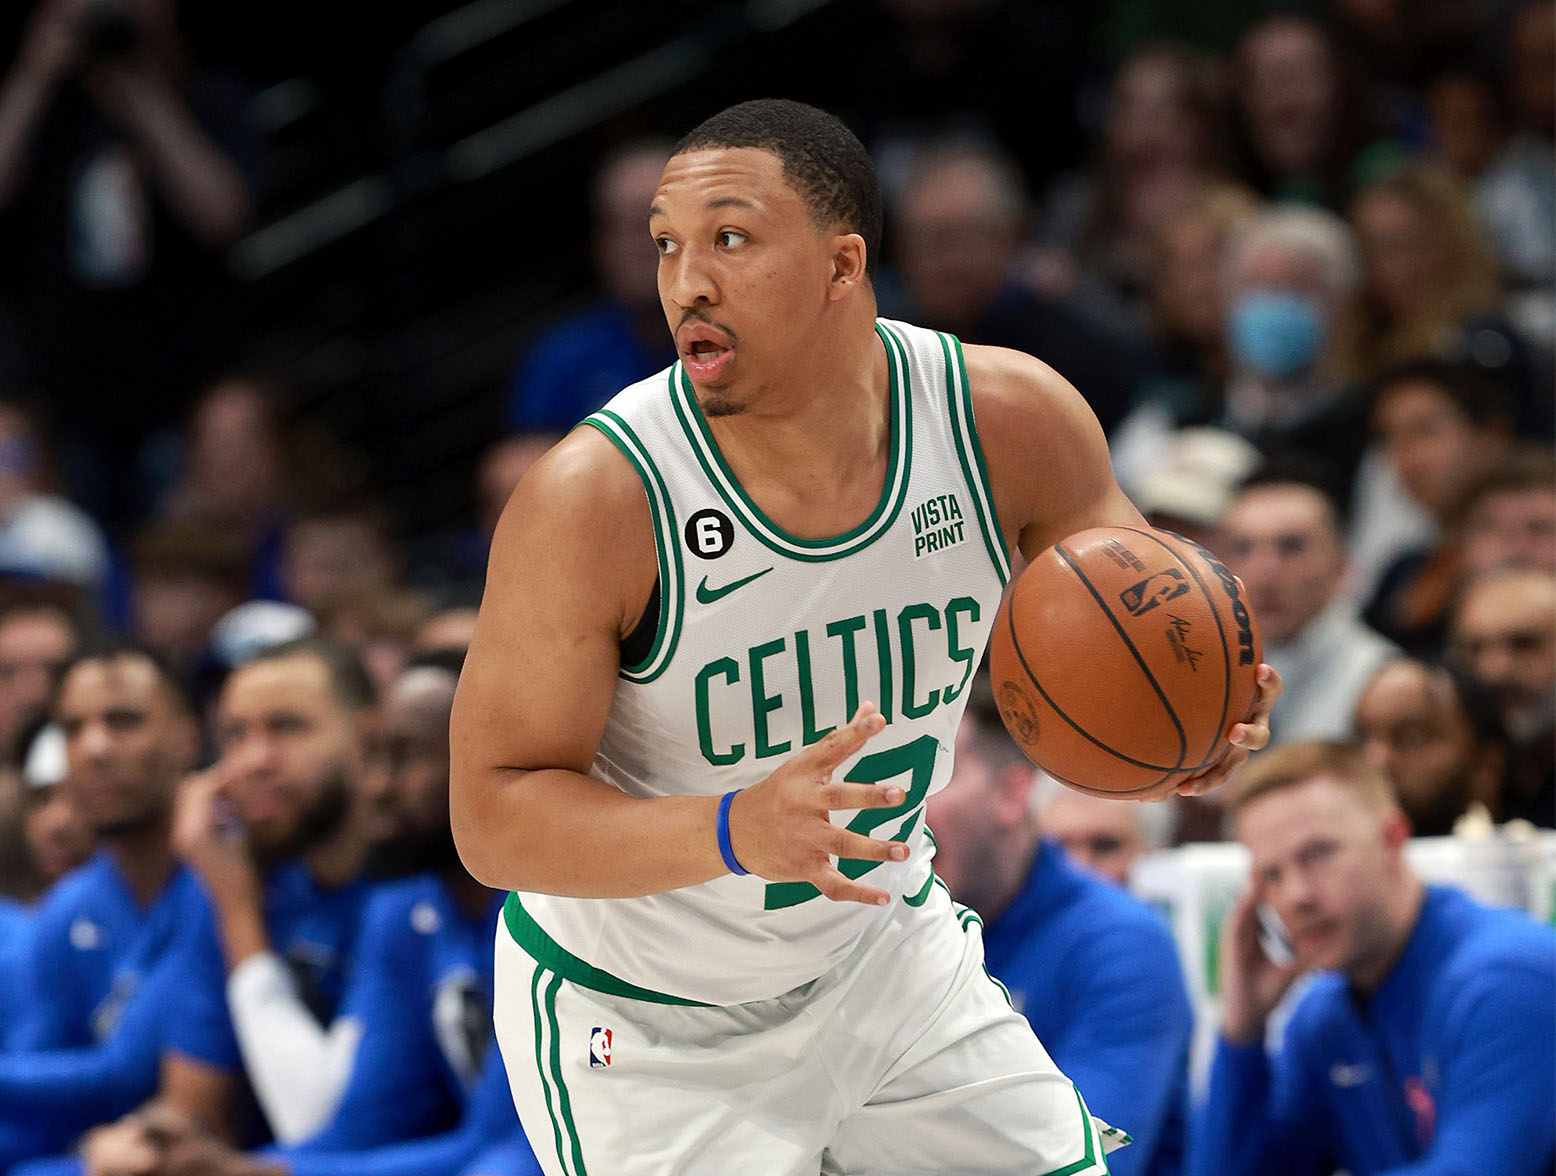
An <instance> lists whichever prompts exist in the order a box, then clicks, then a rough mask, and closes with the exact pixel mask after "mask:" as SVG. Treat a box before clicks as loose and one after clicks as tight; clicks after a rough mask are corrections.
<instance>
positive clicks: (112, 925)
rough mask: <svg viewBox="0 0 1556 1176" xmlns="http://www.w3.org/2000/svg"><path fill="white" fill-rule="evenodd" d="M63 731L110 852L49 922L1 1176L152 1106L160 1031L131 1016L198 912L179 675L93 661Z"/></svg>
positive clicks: (3, 1089)
mask: <svg viewBox="0 0 1556 1176" xmlns="http://www.w3.org/2000/svg"><path fill="white" fill-rule="evenodd" d="M54 718H55V720H56V722H57V723H58V725H59V727H60V729H61V730H62V731H63V733H64V738H65V754H66V760H67V764H68V769H69V771H68V776H67V779H66V781H65V782H64V783H62V784H61V785H59V787H62V788H67V789H69V790H70V792H71V793H72V795H73V797H74V799H75V803H76V806H77V808H78V809H79V810H80V812H81V814H82V816H83V817H84V819H85V820H86V822H87V824H88V825H89V827H90V828H91V830H92V833H93V835H94V836H95V837H96V839H97V841H98V844H99V845H100V847H101V848H100V849H99V850H98V852H97V853H96V855H95V856H93V857H92V858H91V859H90V860H89V861H88V862H87V863H86V864H84V865H82V866H81V867H79V868H78V869H77V870H75V871H73V872H72V873H70V874H68V875H66V877H65V878H63V879H62V880H61V881H60V882H59V883H58V884H57V885H56V886H55V887H54V888H53V890H51V891H50V892H49V894H48V895H47V896H46V897H45V899H44V900H43V902H42V905H41V906H40V907H39V909H38V911H37V915H36V917H35V920H34V925H33V929H32V934H31V939H30V945H29V948H28V951H27V955H26V959H25V961H24V964H23V969H22V970H23V973H24V976H23V981H22V985H21V989H20V991H19V993H18V994H17V1003H18V1004H19V1005H20V1009H19V1015H18V1020H17V1023H16V1024H15V1026H14V1027H13V1029H12V1030H11V1031H10V1032H8V1033H7V1035H6V1036H7V1040H8V1043H9V1044H10V1047H11V1052H10V1053H9V1054H7V1055H5V1056H3V1057H0V1168H4V1167H5V1166H6V1164H7V1163H9V1162H14V1161H15V1160H17V1159H19V1158H21V1157H22V1156H26V1155H39V1154H45V1153H47V1152H50V1151H55V1150H58V1149H60V1148H63V1147H65V1146H66V1145H68V1144H69V1143H70V1141H71V1140H72V1139H73V1138H74V1137H75V1136H76V1135H77V1134H78V1133H79V1132H80V1131H82V1130H84V1129H85V1128H87V1127H89V1126H91V1125H92V1124H94V1123H96V1122H99V1121H100V1120H101V1119H102V1118H105V1117H109V1116H113V1115H117V1114H120V1113H122V1112H123V1111H125V1110H127V1109H129V1107H131V1106H133V1105H134V1104H135V1102H136V1101H138V1100H139V1099H140V1098H143V1097H145V1096H146V1095H147V1094H149V1093H151V1090H152V1088H153V1086H154V1084H155V1078H156V1057H157V1045H156V1039H155V1036H154V1033H153V1032H152V1030H153V1028H154V1018H151V1017H149V1016H147V1015H146V1014H145V1013H143V1012H133V1011H132V1010H133V1008H134V1006H136V1005H137V1004H142V1003H144V1002H145V1000H146V999H148V998H147V996H146V995H145V991H144V990H145V989H146V988H147V986H148V983H149V982H148V977H149V975H150V974H151V973H152V971H153V970H154V969H155V968H156V967H158V965H159V962H160V960H161V959H162V958H163V957H164V956H165V955H166V954H167V953H168V951H169V950H170V948H171V945H172V943H173V942H174V939H175V936H176V934H177V932H178V930H179V928H180V927H181V926H182V925H184V923H185V922H186V921H187V918H188V915H189V912H190V910H191V908H192V906H193V904H194V903H195V901H196V894H195V889H196V888H195V883H194V880H193V879H192V878H191V877H190V876H189V874H188V872H187V871H186V870H184V869H183V867H182V866H180V865H179V862H178V859H177V858H176V857H175V855H174V853H173V848H172V844H171V830H172V820H173V797H174V793H175V790H176V788H177V786H178V782H179V780H180V779H182V777H183V776H184V774H185V773H186V772H188V771H189V769H190V768H192V767H193V766H194V764H195V761H196V757H197V756H198V754H199V731H198V728H197V726H196V723H195V719H194V716H193V714H192V712H191V711H190V708H189V704H188V701H187V700H186V698H185V697H184V695H183V693H182V691H181V688H180V687H179V685H178V682H177V679H176V677H175V675H174V674H173V673H172V672H171V671H170V670H169V669H168V668H167V667H166V666H164V665H163V664H162V663H160V662H159V661H158V660H157V659H156V658H155V657H154V656H152V655H151V654H150V653H148V652H146V651H144V650H141V649H138V648H136V647H133V646H129V645H121V646H111V647H106V648H102V649H96V650H89V651H87V652H85V653H82V654H79V655H77V657H76V658H75V659H74V660H73V661H72V662H70V663H69V664H68V665H67V666H66V668H65V670H64V673H63V676H62V677H61V679H60V686H59V691H58V694H57V696H56V698H55V702H54Z"/></svg>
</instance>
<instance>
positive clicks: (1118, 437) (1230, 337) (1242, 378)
mask: <svg viewBox="0 0 1556 1176" xmlns="http://www.w3.org/2000/svg"><path fill="white" fill-rule="evenodd" d="M1221 240H1222V244H1221V245H1220V257H1219V265H1218V267H1217V273H1216V280H1215V283H1214V285H1215V300H1216V301H1217V302H1219V304H1220V305H1221V307H1222V310H1221V312H1220V321H1221V353H1222V354H1221V359H1220V362H1219V363H1218V364H1217V371H1218V377H1219V378H1217V379H1215V380H1206V381H1205V382H1204V384H1203V385H1202V386H1201V387H1199V388H1198V389H1197V390H1196V391H1194V392H1193V393H1192V394H1191V395H1187V396H1185V395H1183V393H1182V389H1181V388H1178V389H1173V388H1169V387H1158V388H1155V389H1154V390H1148V391H1147V392H1146V393H1145V394H1144V395H1143V396H1142V398H1141V399H1140V400H1139V401H1137V402H1136V404H1135V406H1134V407H1133V408H1132V409H1131V411H1130V412H1129V414H1128V416H1126V417H1125V419H1124V421H1123V422H1122V423H1121V424H1120V425H1119V426H1118V428H1117V429H1116V430H1115V432H1114V433H1113V434H1112V436H1113V450H1114V455H1115V461H1116V462H1117V463H1118V465H1119V469H1120V477H1121V479H1122V480H1123V481H1124V482H1125V483H1126V484H1127V483H1129V482H1131V481H1132V480H1134V479H1135V478H1137V477H1139V476H1141V475H1143V474H1144V473H1145V472H1146V471H1147V470H1149V469H1150V468H1151V467H1152V466H1153V464H1154V463H1155V462H1156V461H1157V460H1158V455H1159V454H1160V453H1161V452H1162V450H1163V448H1164V447H1165V446H1166V444H1167V439H1168V437H1169V435H1170V434H1172V433H1173V432H1175V431H1176V430H1178V429H1183V428H1191V427H1195V426H1203V425H1210V426H1214V427H1217V428H1221V429H1224V430H1226V431H1228V432H1231V433H1235V434H1236V435H1238V436H1239V437H1242V438H1243V439H1244V440H1246V441H1248V442H1250V443H1252V444H1253V445H1254V446H1255V447H1256V448H1257V449H1258V450H1259V451H1260V452H1261V453H1263V454H1265V455H1266V456H1269V455H1272V454H1276V453H1279V454H1282V455H1289V454H1293V453H1295V454H1297V455H1305V456H1310V457H1316V458H1320V459H1322V460H1323V461H1324V462H1325V463H1327V464H1329V465H1331V466H1332V467H1334V468H1335V469H1336V470H1337V472H1338V473H1339V474H1340V475H1341V478H1340V487H1339V488H1340V489H1341V491H1342V492H1343V493H1342V497H1343V498H1344V500H1345V501H1344V502H1342V505H1343V506H1348V505H1349V500H1350V496H1351V495H1350V488H1351V483H1352V480H1353V476H1354V473H1355V471H1356V469H1357V466H1358V463H1359V462H1360V459H1361V456H1362V449H1363V446H1364V445H1365V444H1366V441H1367V427H1366V420H1367V417H1366V404H1365V402H1364V400H1363V398H1362V397H1361V396H1360V395H1359V394H1358V393H1357V392H1355V391H1353V387H1352V385H1353V380H1354V377H1355V358H1354V352H1355V348H1354V344H1353V340H1352V337H1351V336H1352V333H1353V331H1354V324H1355V322H1356V313H1355V311H1356V296H1357V289H1358V286H1359V284H1360V279H1361V263H1360V260H1359V258H1358V256H1357V252H1356V245H1355V242H1354V241H1353V239H1352V237H1351V231H1350V229H1349V228H1347V227H1346V224H1345V222H1344V221H1342V220H1341V219H1340V218H1339V217H1337V216H1335V215H1334V214H1333V213H1329V212H1325V211H1324V210H1322V209H1318V208H1308V207H1305V206H1299V205H1273V206H1268V207H1265V208H1263V209H1260V210H1259V211H1256V212H1244V213H1242V214H1240V215H1237V216H1236V217H1235V218H1234V219H1232V220H1231V221H1230V223H1227V224H1225V225H1223V226H1222V228H1221Z"/></svg>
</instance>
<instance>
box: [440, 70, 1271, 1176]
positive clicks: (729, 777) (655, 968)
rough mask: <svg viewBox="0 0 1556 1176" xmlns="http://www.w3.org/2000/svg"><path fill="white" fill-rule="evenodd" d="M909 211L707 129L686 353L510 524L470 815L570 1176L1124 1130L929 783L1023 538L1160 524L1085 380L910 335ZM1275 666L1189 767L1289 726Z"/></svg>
mask: <svg viewBox="0 0 1556 1176" xmlns="http://www.w3.org/2000/svg"><path fill="white" fill-rule="evenodd" d="M880 224H881V212H880V198H879V195H878V192H877V189H876V182H875V177H874V174H873V172H872V169H871V166H870V162H869V158H868V156H867V155H866V153H865V151H864V149H863V147H862V146H861V145H860V144H859V142H858V140H857V139H855V138H854V137H853V135H852V134H850V133H849V132H848V130H847V129H846V128H844V127H843V125H842V124H841V123H840V122H838V121H837V120H836V119H834V118H832V117H831V116H830V115H826V114H823V113H822V112H820V111H817V110H814V109H811V108H809V107H805V106H801V105H798V104H796V103H792V102H781V101H763V102H755V103H745V104H742V105H740V106H736V107H733V108H731V109H729V110H727V111H725V112H723V113H722V114H719V115H716V116H714V117H713V118H712V119H710V120H708V121H707V122H705V123H704V124H703V125H702V126H700V127H699V128H698V129H697V130H695V131H693V132H692V133H691V134H690V135H689V136H687V138H686V139H684V140H683V141H682V142H681V143H680V144H679V145H678V148H677V151H676V153H675V154H674V156H673V157H672V158H671V160H670V162H669V163H668V164H667V165H666V167H665V171H664V174H663V177H662V179H661V181H660V185H659V189H658V191H657V193H656V195H655V199H654V204H653V207H652V209H651V210H650V215H649V230H650V233H651V234H652V236H653V239H654V242H655V244H656V245H657V247H658V249H659V254H660V259H659V290H660V297H661V300H662V302H663V303H664V308H665V314H666V316H667V318H668V320H669V325H670V328H671V330H672V332H673V334H674V336H675V340H676V345H677V349H678V353H679V355H680V360H679V362H678V363H676V364H675V365H674V366H673V367H671V368H670V369H668V370H667V371H665V372H661V373H660V374H659V375H657V376H655V377H652V378H651V379H648V380H645V381H643V382H642V383H639V384H635V385H633V386H631V387H630V388H628V389H626V390H625V391H624V392H622V393H621V394H619V395H618V396H617V397H616V398H615V399H614V400H613V401H612V402H611V403H610V404H609V405H607V406H606V408H605V409H604V410H602V411H601V412H599V413H597V414H595V415H594V416H591V417H590V418H588V421H587V426H588V427H584V428H579V429H576V430H575V431H574V432H573V433H571V434H570V435H569V436H568V437H567V438H566V439H564V440H563V441H562V442H561V443H560V444H559V445H558V446H557V447H556V448H555V449H553V450H552V451H551V452H550V453H549V454H548V455H547V456H546V457H544V458H542V459H541V461H540V462H538V463H537V464H536V466H535V467H534V468H533V469H532V470H531V472H530V473H529V475H528V476H527V477H526V478H525V479H524V481H523V482H522V483H521V484H520V486H519V488H518V489H517V491H516V492H515V493H514V496H513V498H512V500H511V501H510V502H509V504H508V507H507V510H506V511H505V512H504V514H503V517H502V521H501V522H500V524H499V526H498V528H497V532H496V535H495V538H494V541H493V550H492V561H491V565H490V573H489V575H488V578H487V590H486V597H485V601H484V603H483V604H482V607H481V613H480V617H479V619H478V620H477V622H476V629H475V635H474V640H473V642H472V644H471V647H470V654H469V660H468V661H467V662H466V667H465V672H464V676H463V678H462V679H461V683H460V687H459V694H458V697H457V699H456V703H455V709H454V715H453V729H452V733H453V749H452V756H453V777H452V790H453V805H452V817H453V827H454V832H455V836H456V840H457V841H458V844H459V847H460V850H461V852H462V854H463V857H464V861H465V863H466V865H467V866H468V867H469V868H470V871H471V872H472V873H473V874H474V875H475V876H476V877H477V878H479V879H481V880H482V881H484V882H486V883H487V884H488V885H491V886H495V887H500V888H503V889H511V890H513V891H515V892H516V893H514V894H513V895H512V896H510V898H509V899H508V902H507V904H506V907H505V910H504V922H503V926H502V927H500V928H499V932H498V940H497V960H496V1014H495V1015H496V1022H497V1035H498V1041H499V1043H500V1044H501V1046H502V1050H503V1054H504V1057H505V1060H506V1062H507V1065H508V1070H509V1079H510V1082H511V1084H512V1087H513V1092H514V1098H515V1101H516V1102H517V1104H518V1108H519V1115H520V1118H521V1119H522V1121H523V1123H524V1125H525V1128H526V1130H527V1132H528V1133H529V1137H530V1140H531V1141H532V1142H533V1143H534V1145H535V1150H536V1153H537V1155H538V1156H539V1158H540V1159H541V1162H542V1164H543V1165H544V1166H545V1169H546V1172H547V1173H548V1174H549V1176H585V1173H588V1172H594V1173H596V1174H597V1176H598V1174H600V1173H606V1172H609V1173H618V1174H619V1173H643V1174H645V1176H646V1174H649V1173H652V1174H654V1176H664V1174H666V1173H719V1174H726V1173H730V1172H739V1173H742V1174H743V1176H746V1174H749V1176H768V1174H772V1176H778V1174H787V1173H805V1174H807V1176H815V1173H817V1172H825V1173H832V1172H844V1171H846V1172H850V1173H893V1174H896V1176H904V1174H907V1173H931V1172H933V1173H952V1172H965V1173H980V1174H982V1176H991V1174H995V1173H1012V1174H1014V1173H1021V1174H1023V1176H1030V1174H1031V1173H1034V1172H1046V1171H1050V1170H1053V1169H1059V1168H1064V1169H1065V1170H1066V1171H1067V1172H1069V1173H1071V1174H1072V1176H1090V1174H1091V1173H1101V1172H1104V1171H1105V1170H1106V1162H1105V1160H1104V1159H1103V1153H1104V1151H1105V1150H1106V1148H1107V1146H1108V1145H1109V1143H1113V1144H1116V1143H1117V1142H1118V1138H1117V1137H1116V1136H1115V1137H1114V1138H1110V1139H1109V1140H1108V1141H1106V1142H1105V1141H1104V1138H1103V1137H1104V1134H1105V1133H1109V1132H1110V1131H1111V1129H1108V1128H1105V1127H1103V1126H1102V1125H1099V1124H1097V1123H1095V1122H1094V1121H1093V1120H1092V1118H1091V1116H1090V1115H1089V1114H1088V1113H1087V1112H1086V1109H1085V1104H1084V1100H1083V1099H1082V1098H1081V1096H1080V1094H1079V1093H1078V1092H1077V1091H1076V1090H1075V1088H1074V1086H1073V1085H1072V1084H1071V1083H1070V1082H1069V1080H1068V1079H1066V1078H1065V1077H1064V1076H1063V1075H1062V1074H1061V1073H1059V1071H1058V1070H1057V1069H1056V1068H1055V1067H1054V1065H1053V1063H1052V1062H1051V1061H1050V1060H1049V1058H1048V1055H1047V1054H1046V1053H1045V1052H1044V1050H1043V1047H1042V1046H1041V1045H1040V1044H1038V1041H1037V1039H1036V1037H1035V1036H1034V1035H1033V1033H1032V1031H1031V1029H1030V1027H1029V1026H1028V1025H1027V1023H1026V1021H1025V1020H1024V1019H1023V1018H1022V1017H1020V1016H1019V1015H1018V1014H1016V1013H1015V1012H1014V1011H1013V1010H1012V1009H1011V1008H1010V1006H1009V1004H1008V1003H1007V1002H1006V999H1005V997H1004V995H1003V994H1002V993H1001V991H1000V989H999V987H998V986H997V985H996V984H994V982H993V981H991V980H990V979H989V977H988V975H987V973H986V972H985V971H984V968H983V964H982V949H981V945H980V941H979V933H978V921H977V918H976V916H974V915H973V914H972V913H971V912H969V911H966V910H963V909H958V908H956V907H955V906H954V905H953V904H952V902H951V900H950V898H949V897H948V895H947V894H946V892H945V890H944V888H943V887H938V886H933V885H931V881H932V875H931V870H930V857H931V854H932V848H931V845H932V843H931V841H930V839H929V837H928V835H927V832H926V830H925V828H924V822H923V806H924V800H925V797H926V796H928V795H929V794H930V793H931V792H934V791H936V790H937V789H939V788H940V787H941V786H943V785H944V783H945V781H946V779H947V778H948V777H949V775H950V772H951V757H950V749H951V747H952V745H953V742H954V737H955V731H956V726H957V721H958V719H959V717H960V715H961V711H962V707H963V704H964V702H965V698H966V690H967V685H968V682H969V680H970V679H971V677H972V674H973V670H974V668H975V667H976V665H977V664H978V660H979V656H980V654H981V653H982V650H983V647H984V644H985V642H986V640H987V638H988V634H989V627H990V624H991V622H992V621H993V619H994V612H995V608H996V606H997V605H998V603H999V598H1000V592H1001V589H1002V588H1003V586H1004V583H1005V581H1006V579H1007V578H1008V576H1009V574H1010V558H1011V557H1010V553H1011V551H1012V549H1014V548H1019V549H1020V550H1021V552H1022V553H1023V554H1024V555H1026V556H1027V557H1029V558H1030V557H1031V556H1033V555H1035V554H1037V553H1038V552H1039V551H1041V550H1042V549H1043V548H1045V547H1047V546H1048V545H1050V544H1051V543H1053V542H1054V541H1055V540H1057V539H1059V538H1061V537H1063V536H1065V535H1068V534H1070V533H1072V532H1074V531H1077V530H1080V529H1082V528H1085V527H1090V526H1094V525H1098V524H1105V523H1123V524H1133V525H1136V526H1143V525H1144V523H1143V520H1142V519H1141V517H1140V515H1139V512H1137V511H1136V510H1135V508H1134V507H1133V506H1132V505H1131V504H1130V503H1129V501H1128V500H1127V499H1126V498H1125V497H1124V495H1123V494H1122V493H1121V492H1120V491H1119V489H1118V487H1117V486H1116V485H1115V484H1114V482H1113V478H1112V475H1111V472H1110V470H1109V466H1108V458H1107V450H1106V446H1105V443H1104V440H1103V436H1102V432H1101V430H1100V429H1099V428H1098V426H1097V424H1096V421H1095V419H1094V418H1093V417H1092V414H1091V413H1090V411H1089V410H1088V409H1087V408H1086V406H1085V404H1084V402H1083V401H1082V400H1081V399H1080V397H1079V396H1078V395H1077V394H1076V392H1075V391H1074V390H1073V389H1072V388H1070V386H1069V385H1068V384H1066V383H1065V382H1064V381H1063V380H1062V379H1061V378H1060V377H1059V376H1057V375H1056V374H1055V373H1054V372H1053V371H1052V370H1050V369H1049V368H1047V367H1046V366H1044V365H1043V364H1042V363H1040V362H1038V361H1037V360H1034V359H1032V358H1030V357H1028V356H1026V355H1021V354H1018V353H1014V352H1009V351H999V350H994V349H985V348H973V347H970V348H967V349H966V351H965V353H964V351H963V349H962V348H961V346H960V345H959V344H958V343H957V342H956V341H955V340H954V339H952V338H950V337H949V336H942V335H938V334H935V333H934V332H932V331H927V330H923V329H921V328H918V327H912V326H908V325H906V324H903V323H896V322H886V321H877V319H876V317H875V294H874V290H873V287H872V281H871V275H872V272H873V266H874V261H875V257H876V253H877V246H878V243H879V237H880ZM975 422H976V424H975ZM980 438H981V441H980ZM1259 674H1260V682H1261V690H1260V697H1259V700H1258V705H1257V707H1256V710H1255V713H1254V715H1253V716H1252V718H1251V719H1250V720H1249V721H1247V722H1245V723H1238V724H1234V725H1232V727H1231V728H1230V730H1229V733H1228V734H1229V738H1230V740H1231V742H1232V745H1233V746H1232V749H1231V752H1230V754H1229V755H1228V756H1227V757H1226V759H1225V760H1224V761H1223V762H1222V763H1221V765H1220V766H1219V767H1218V768H1216V769H1214V770H1213V771H1212V772H1211V773H1207V774H1206V775H1205V776H1204V777H1201V778H1199V779H1198V780H1196V781H1194V782H1192V783H1191V784H1190V785H1189V787H1190V788H1191V789H1199V788H1203V787H1207V786H1209V785H1212V784H1214V783H1217V782H1219V781H1220V780H1221V779H1222V778H1224V776H1225V775H1226V773H1227V772H1228V770H1229V769H1230V768H1231V767H1232V766H1233V765H1235V764H1236V763H1238V762H1240V761H1241V760H1242V759H1243V758H1244V757H1245V756H1246V755H1247V752H1248V749H1250V748H1253V747H1257V746H1260V745H1262V743H1263V741H1264V739H1265V737H1266V733H1267V730H1266V720H1267V717H1268V714H1269V709H1270V704H1271V702H1272V700H1273V698H1274V696H1275V694H1276V693H1278V690H1279V684H1278V679H1277V678H1275V676H1274V673H1273V671H1272V670H1270V669H1268V668H1267V667H1263V666H1261V667H1260V668H1259ZM1120 705H1123V706H1127V705H1128V700H1127V699H1120ZM834 815H835V819H834Z"/></svg>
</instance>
